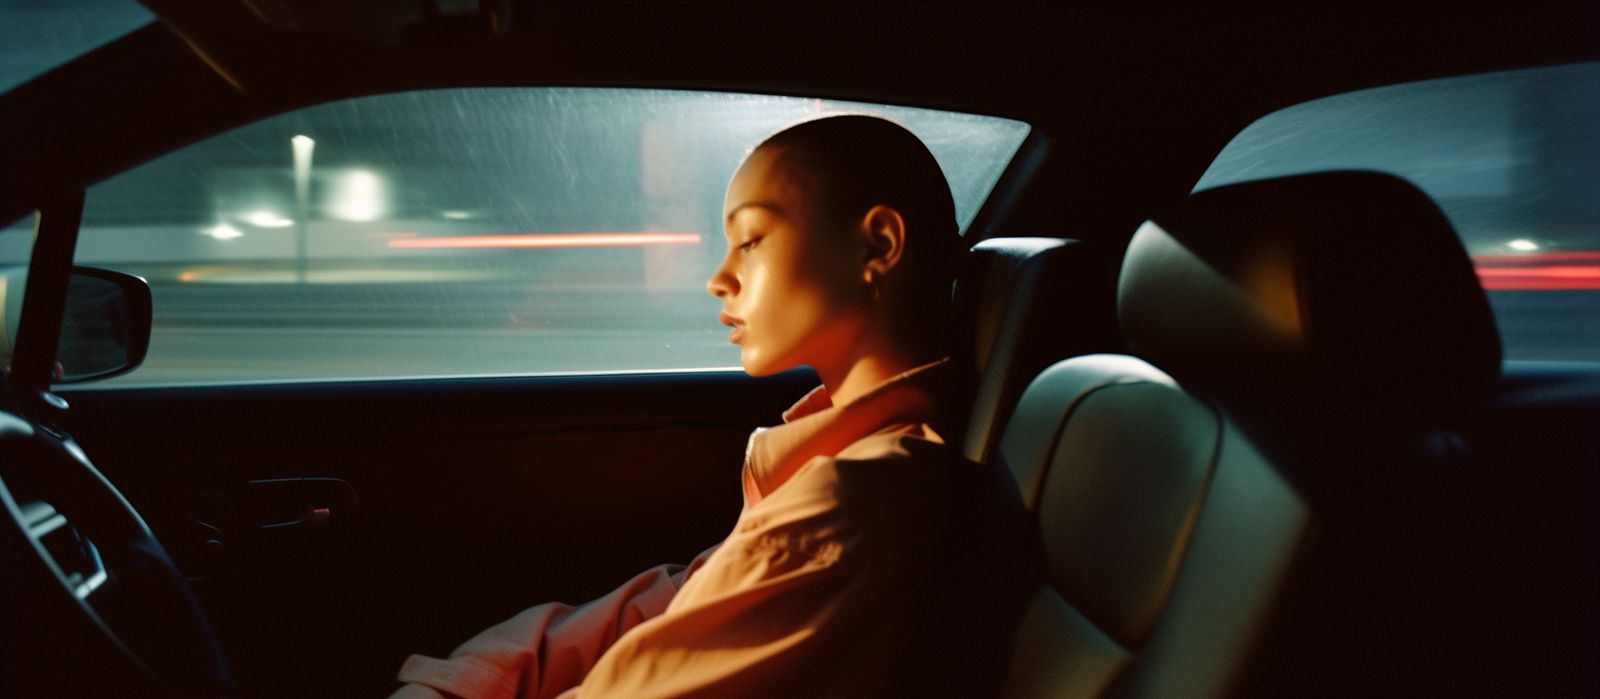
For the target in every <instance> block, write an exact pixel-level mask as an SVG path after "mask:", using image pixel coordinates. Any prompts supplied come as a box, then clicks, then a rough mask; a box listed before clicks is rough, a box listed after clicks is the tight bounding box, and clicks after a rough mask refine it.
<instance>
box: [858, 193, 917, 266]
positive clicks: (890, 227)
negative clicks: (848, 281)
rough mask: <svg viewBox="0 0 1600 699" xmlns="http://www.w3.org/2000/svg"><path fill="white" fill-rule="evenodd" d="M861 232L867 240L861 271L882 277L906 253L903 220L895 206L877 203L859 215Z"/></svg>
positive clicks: (896, 264) (904, 223) (904, 222)
mask: <svg viewBox="0 0 1600 699" xmlns="http://www.w3.org/2000/svg"><path fill="white" fill-rule="evenodd" d="M861 232H862V235H863V236H864V237H865V242H866V260H864V262H865V265H864V266H863V267H862V270H863V271H862V273H863V274H864V275H870V276H872V277H876V278H879V279H882V278H883V276H884V275H886V274H888V273H889V270H892V269H894V268H895V267H896V266H898V265H899V264H900V258H902V257H904V256H905V252H906V220H905V218H904V217H902V216H901V215H900V212H899V211H896V210H895V209H894V207H890V206H884V205H883V204H879V205H877V206H874V207H872V208H871V209H868V210H867V213H866V215H864V216H862V217H861ZM869 281H870V279H869Z"/></svg>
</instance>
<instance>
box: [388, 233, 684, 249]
mask: <svg viewBox="0 0 1600 699" xmlns="http://www.w3.org/2000/svg"><path fill="white" fill-rule="evenodd" d="M698 242H700V234H699V233H536V234H515V235H466V236H452V237H442V238H399V237H397V238H394V239H392V240H390V241H389V243H388V245H389V247H391V248H406V249H431V250H440V249H487V248H603V247H628V246H642V245H692V244H694V243H698Z"/></svg>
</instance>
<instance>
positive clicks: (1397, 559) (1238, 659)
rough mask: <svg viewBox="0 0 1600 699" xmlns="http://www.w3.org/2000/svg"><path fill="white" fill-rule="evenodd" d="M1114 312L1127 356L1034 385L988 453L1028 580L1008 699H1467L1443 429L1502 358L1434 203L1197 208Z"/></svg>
mask: <svg viewBox="0 0 1600 699" xmlns="http://www.w3.org/2000/svg"><path fill="white" fill-rule="evenodd" d="M1117 309H1118V318H1119V321H1120V329H1121V333H1122V336H1123V339H1124V340H1125V342H1126V343H1127V345H1128V347H1130V348H1131V351H1132V352H1133V354H1134V355H1136V356H1128V355H1108V354H1100V355H1092V356H1084V357H1076V358H1072V359H1068V360H1066V361H1063V362H1060V363H1058V364H1056V365H1054V366H1052V367H1050V368H1049V369H1048V370H1046V371H1045V372H1044V373H1043V374H1042V375H1041V376H1039V377H1038V379H1037V380H1035V381H1034V382H1033V383H1032V384H1031V385H1030V386H1029V387H1028V388H1027V390H1026V392H1025V393H1024V394H1023V396H1022V398H1021V401H1020V403H1019V405H1018V406H1017V408H1016V411H1015V413H1014V415H1013V416H1012V418H1011V420H1010V423H1009V425H1008V426H1007V427H1006V429H1005V433H1004V437H1003V439H1002V441H1001V443H1000V447H999V450H998V453H997V454H996V455H995V458H997V459H998V460H999V461H1000V462H1001V463H1003V464H1004V466H1005V467H1007V468H1009V469H1010V471H1011V473H1012V474H1013V476H1014V477H1015V479H1016V481H1017V483H1018V486H1019V487H1020V488H1021V490H1022V496H1023V500H1024V502H1025V504H1026V506H1027V507H1028V508H1029V509H1030V510H1031V511H1032V512H1033V513H1034V514H1035V516H1036V518H1037V521H1038V525H1039V534H1040V541H1041V549H1042V550H1041V555H1042V557H1043V579H1042V580H1041V582H1040V584H1039V586H1038V589H1037V591H1036V594H1035V595H1034V598H1033V600H1032V603H1031V608H1030V609H1029V610H1028V612H1027V614H1026V616H1025V618H1024V620H1023V622H1022V627H1021V630H1020V632H1019V636H1018V639H1017V643H1016V647H1015V649H1014V653H1013V661H1012V666H1011V670H1010V673H1009V683H1008V687H1007V695H1008V696H1012V697H1098V696H1107V695H1111V696H1136V697H1210V696H1221V695H1239V694H1244V695H1260V696H1372V695H1398V694H1407V693H1414V692H1427V693H1429V694H1437V693H1438V692H1441V691H1442V692H1444V693H1445V694H1447V695H1448V694H1451V693H1461V692H1470V691H1471V690H1472V687H1471V686H1470V683H1471V682H1472V679H1471V678H1473V677H1474V676H1475V675H1474V671H1473V669H1472V668H1463V667H1461V663H1460V662H1459V659H1455V658H1451V657H1449V656H1448V651H1449V649H1450V648H1451V647H1452V645H1451V644H1452V643H1454V642H1456V639H1454V636H1455V635H1456V634H1459V633H1463V632H1470V631H1471V629H1472V626H1471V624H1470V623H1462V622H1461V621H1460V619H1461V618H1463V617H1466V618H1470V616H1469V615H1470V613H1471V608H1470V604H1469V603H1468V602H1466V601H1464V600H1461V599H1457V598H1455V597H1453V596H1452V595H1450V594H1448V593H1447V592H1445V591H1446V590H1447V589H1448V588H1447V583H1448V581H1447V577H1448V571H1449V570H1450V569H1451V567H1452V565H1453V564H1455V563H1457V562H1458V561H1456V560H1455V557H1456V555H1457V554H1456V553H1453V552H1452V551H1454V550H1455V549H1457V548H1458V547H1455V546H1452V545H1451V544H1452V543H1453V542H1451V541H1450V529H1451V527H1450V525H1451V518H1452V517H1456V516H1459V515H1460V514H1461V511H1460V510H1459V509H1457V508H1456V507H1455V500H1453V499H1452V498H1451V497H1450V496H1449V493H1450V492H1451V491H1452V488H1453V487H1454V484H1453V483H1452V482H1451V481H1450V479H1451V478H1452V476H1453V469H1454V467H1455V466H1456V465H1457V464H1458V463H1459V460H1460V459H1461V458H1463V454H1464V453H1465V450H1464V448H1463V445H1461V444H1460V442H1459V440H1458V439H1457V438H1455V435H1454V433H1453V425H1454V423H1455V420H1456V419H1457V418H1458V416H1459V415H1460V414H1461V413H1462V411H1463V410H1464V409H1465V407H1466V406H1468V405H1470V404H1471V402H1472V401H1473V400H1474V399H1475V397H1476V396H1478V395H1479V394H1480V393H1481V392H1483V391H1484V390H1485V389H1486V388H1487V387H1488V386H1489V385H1490V384H1492V383H1493V381H1494V380H1495V377H1496V376H1497V374H1498V371H1499V360H1500V352H1499V343H1498V336H1497V334H1496V332H1495V328H1494V324H1493V319H1492V317H1491V316H1490V313H1489V309H1488V306H1487V304H1486V302H1485V299H1484V295H1483V293H1482V290H1481V289H1480V288H1479V286H1478V283H1477V279H1476V277H1475V275H1474V273H1473V270H1472V267H1471V264H1470V261H1469V260H1468V258H1467V256H1466V254H1465V252H1464V251H1463V250H1462V248H1461V245H1460V243H1459V241H1458V240H1457V239H1456V236H1455V234H1454V233H1453V231H1452V230H1451V228H1450V225H1449V223H1448V222H1447V221H1446V220H1445V218H1444V216H1443V215H1442V214H1441V213H1440V212H1439V210H1438V208H1437V207H1436V206H1435V205H1434V204H1433V203H1432V202H1431V201H1430V200H1428V198H1427V197H1426V196H1425V195H1423V194H1422V193H1421V192H1419V191H1418V190H1416V188H1414V187H1412V186H1411V185H1409V184H1408V183H1405V182H1403V181H1401V180H1398V179H1396V178H1393V177H1389V176H1386V175H1380V174H1375V173H1365V172H1336V173H1321V174H1313V175H1303V176H1296V177H1286V178H1279V179H1274V180H1263V181H1258V182H1250V183H1243V184H1238V185H1233V186H1229V187H1224V188H1219V189H1215V190H1211V191H1207V192H1201V193H1198V194H1195V195H1192V196H1191V197H1189V198H1188V199H1187V200H1186V201H1185V202H1183V203H1182V204H1181V205H1179V206H1178V207H1176V208H1174V209H1173V210H1172V211H1169V212H1167V213H1165V214H1163V215H1160V216H1157V217H1156V218H1155V219H1154V220H1152V221H1149V222H1147V223H1146V224H1144V226H1142V227H1141V228H1140V230H1139V231H1138V232H1137V233H1136V234H1135V236H1134V238H1133V240H1132V242H1131V243H1130V244H1129V247H1128V251H1127V254H1126V256H1125V259H1124V262H1123V268H1122V276H1121V278H1120V281H1119V286H1118V299H1117ZM1477 672H1479V673H1481V672H1483V670H1481V669H1479V670H1477Z"/></svg>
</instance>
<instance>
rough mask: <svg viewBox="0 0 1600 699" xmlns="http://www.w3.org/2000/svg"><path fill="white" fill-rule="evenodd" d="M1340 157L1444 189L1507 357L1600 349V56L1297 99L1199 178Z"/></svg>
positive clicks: (1596, 355)
mask: <svg viewBox="0 0 1600 699" xmlns="http://www.w3.org/2000/svg"><path fill="white" fill-rule="evenodd" d="M1333 169H1367V170H1380V171H1383V172H1388V173H1392V174H1395V175H1398V176H1400V177H1403V178H1406V179H1407V180H1410V181H1411V182H1412V183H1414V184H1416V185H1417V186H1418V187H1419V188H1421V189H1422V190H1423V191H1424V192H1427V193H1428V195H1429V196H1431V197H1433V199H1434V201H1436V202H1438V204H1439V206H1440V208H1441V209H1443V210H1444V213H1445V214H1446V215H1447V216H1448V217H1449V218H1450V220H1451V222H1452V223H1453V224H1454V226H1455V228H1456V230H1457V232H1458V233H1459V234H1460V235H1461V239H1462V241H1463V243H1464V244H1465V246H1466V248H1467V251H1468V253H1470V254H1471V255H1472V258H1473V261H1474V263H1475V265H1476V266H1477V270H1478V275H1479V279H1480V280H1481V281H1482V283H1483V286H1484V289H1485V290H1486V291H1487V292H1488V296H1489V302H1490V305H1491V306H1492V307H1493V308H1494V311H1495V318H1496V321H1497V323H1498V324H1499V326H1500V334H1501V338H1502V342H1503V343H1504V345H1505V355H1506V358H1508V359H1514V360H1515V359H1529V360H1579V361H1600V63H1584V64H1576V65H1566V66H1553V67H1545V68H1534V69H1526V70H1518V71H1510V72H1502V73H1491V74H1483V75H1473V76H1466V77H1459V78H1447V79H1441V80H1430V81H1424V82H1416V83H1408V84H1402V85H1393V86H1388V87H1381V88H1375V89H1369V90H1362V91H1359V92H1352V93H1348V94H1343V95H1337V96H1333V97H1328V98H1325V99H1320V100H1316V101H1313V102H1307V103H1305V104H1301V105H1297V106H1294V107H1289V108H1287V109H1284V110H1282V111H1279V112H1276V113H1273V114H1269V115H1267V116H1265V117H1262V118H1261V119H1260V120H1259V121H1257V122H1256V123H1254V124H1252V125H1250V126H1249V127H1248V128H1246V129H1245V130H1244V131H1242V132H1240V134H1239V135H1238V136H1237V137H1235V138H1234V139H1233V142H1231V143H1230V144H1228V146H1227V148H1225V149H1224V150H1223V151H1222V153H1221V154H1219V155H1218V156H1217V159H1216V161H1215V162H1214V163H1212V165H1211V167H1210V169H1209V170H1207V172H1206V173H1205V175H1204V176H1203V177H1202V178H1201V179H1200V183H1199V184H1198V185H1197V186H1196V189H1197V190H1198V189H1207V188H1210V187H1215V186H1219V185H1223V184H1228V183H1231V182H1238V181H1243V180H1250V179H1258V178H1265V177H1274V176H1279V175H1287V174H1294V173H1301V172H1311V171H1316V170H1333ZM1373 254H1382V251H1379V250H1374V251H1373Z"/></svg>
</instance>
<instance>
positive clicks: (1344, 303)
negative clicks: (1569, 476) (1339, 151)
mask: <svg viewBox="0 0 1600 699" xmlns="http://www.w3.org/2000/svg"><path fill="white" fill-rule="evenodd" d="M1117 308H1118V315H1119V318H1120V321H1121V330H1122V335H1123V339H1124V341H1126V342H1127V344H1128V346H1129V347H1130V348H1131V349H1132V350H1133V351H1134V353H1136V354H1138V355H1139V356H1141V357H1143V358H1145V359H1147V360H1149V361H1151V362H1152V363H1154V364H1155V365H1156V366H1159V367H1161V368H1162V369H1163V370H1166V371H1168V372H1169V373H1171V374H1173V375H1174V376H1175V377H1177V378H1178V379H1179V380H1180V381H1184V382H1197V383H1199V384H1201V385H1202V386H1205V387H1211V388H1216V389H1221V392H1222V394H1223V395H1228V393H1229V392H1230V391H1236V390H1237V389H1243V390H1244V391H1245V393H1243V394H1240V393H1237V392H1235V393H1234V395H1255V394H1260V393H1263V392H1265V393H1271V394H1282V393H1285V392H1294V393H1295V394H1297V395H1299V396H1300V397H1301V398H1302V399H1303V400H1308V401H1312V400H1318V399H1319V398H1325V399H1334V400H1345V401H1350V400H1355V399H1360V400H1361V402H1363V403H1366V404H1368V405H1370V407H1371V408H1373V409H1374V410H1379V411H1383V412H1397V411H1406V412H1410V413H1415V412H1417V411H1431V410H1436V409H1444V408H1447V407H1449V406H1451V405H1454V404H1457V403H1459V402H1460V401H1461V400H1463V399H1465V398H1467V397H1468V396H1471V395H1473V394H1475V393H1477V392H1479V391H1481V390H1482V389H1484V388H1486V387H1487V386H1488V384H1490V383H1492V382H1493V380H1494V379H1495V377H1496V376H1498V374H1499V369H1500V340H1499V336H1498V334H1497V332H1496V330H1495V325H1494V318H1493V316H1492V315H1491V314H1490V311H1489V306H1488V303H1487V301H1486V300H1485V298H1484V295H1483V290H1482V288H1481V287H1480V286H1479V285H1478V280H1477V277H1476V275H1475V274H1474V272H1473V269H1472V264H1471V261H1470V260H1469V259H1468V257H1467V255H1466V252H1465V251H1464V250H1463V249H1462V247H1461V243H1460V241H1459V240H1457V238H1456V235H1455V233H1454V231H1453V230H1452V229H1451V227H1450V223H1449V222H1448V221H1447V220H1446V219H1445V217H1444V214H1443V213H1441V212H1440V211H1439V208H1438V207H1437V206H1435V205H1434V203H1433V202H1432V201H1431V200H1430V199H1429V198H1428V197H1427V195H1425V194H1423V193H1422V192H1421V191H1418V190H1417V188H1416V187H1413V186H1412V185H1411V184H1409V183H1407V182H1405V181H1404V180H1401V179H1398V178H1396V177H1392V176H1389V175H1384V174H1379V173H1373V172H1327V173H1317V174H1310V175H1298V176H1293V177H1283V178H1277V179H1270V180H1261V181H1256V182H1246V183H1241V184H1236V185H1230V186H1227V187H1220V188H1217V189H1212V190H1208V191H1204V192H1199V193H1196V194H1194V195H1191V196H1190V197H1189V198H1188V199H1187V200H1186V201H1185V202H1183V204H1182V205H1180V206H1178V207H1176V208H1174V209H1173V210H1171V211H1168V212H1166V213H1164V214H1162V215H1159V216H1157V217H1156V218H1155V219H1154V220H1152V221H1148V222H1146V223H1145V224H1144V226H1143V227H1141V228H1140V229H1139V231H1138V232H1137V233H1136V234H1135V235H1134V237H1133V240H1132V242H1130V243H1129V245H1128V252H1127V255H1126V257H1125V258H1124V260H1123V266H1122V278H1121V280H1120V282H1119V285H1118V293H1117ZM1307 389H1316V390H1318V393H1315V394H1309V395H1307V394H1305V393H1304V391H1305V390H1307ZM1368 399H1370V401H1369V400H1368Z"/></svg>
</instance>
